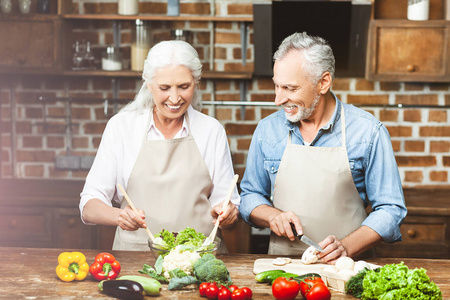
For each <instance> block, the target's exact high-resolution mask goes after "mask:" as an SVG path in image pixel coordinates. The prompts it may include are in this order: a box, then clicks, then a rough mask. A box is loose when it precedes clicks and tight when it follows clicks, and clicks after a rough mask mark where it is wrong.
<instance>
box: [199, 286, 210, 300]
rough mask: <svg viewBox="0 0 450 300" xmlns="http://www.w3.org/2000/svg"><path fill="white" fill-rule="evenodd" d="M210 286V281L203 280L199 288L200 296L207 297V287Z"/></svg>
mask: <svg viewBox="0 0 450 300" xmlns="http://www.w3.org/2000/svg"><path fill="white" fill-rule="evenodd" d="M208 286H209V282H203V283H202V284H200V287H199V288H198V291H199V293H200V296H202V297H206V289H207V288H208Z"/></svg>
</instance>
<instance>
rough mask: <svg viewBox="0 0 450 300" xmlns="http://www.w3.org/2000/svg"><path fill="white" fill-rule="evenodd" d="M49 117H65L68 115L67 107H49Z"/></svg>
mask: <svg viewBox="0 0 450 300" xmlns="http://www.w3.org/2000/svg"><path fill="white" fill-rule="evenodd" d="M47 117H51V118H55V117H60V118H65V117H66V108H65V107H56V106H53V107H48V108H47Z"/></svg>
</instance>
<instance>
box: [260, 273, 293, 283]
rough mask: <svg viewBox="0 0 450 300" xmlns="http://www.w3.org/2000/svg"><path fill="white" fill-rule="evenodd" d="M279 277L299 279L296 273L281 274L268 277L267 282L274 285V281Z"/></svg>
mask: <svg viewBox="0 0 450 300" xmlns="http://www.w3.org/2000/svg"><path fill="white" fill-rule="evenodd" d="M279 277H284V278H288V279H289V278H296V277H298V274H294V273H280V274H271V275H269V276H267V278H266V279H267V280H268V282H270V283H271V284H272V283H273V281H274V280H275V279H277V278H279Z"/></svg>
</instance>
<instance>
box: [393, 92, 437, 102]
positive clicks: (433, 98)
mask: <svg viewBox="0 0 450 300" xmlns="http://www.w3.org/2000/svg"><path fill="white" fill-rule="evenodd" d="M395 103H396V104H415V105H437V104H438V97H437V95H430V94H416V95H397V96H396V97H395Z"/></svg>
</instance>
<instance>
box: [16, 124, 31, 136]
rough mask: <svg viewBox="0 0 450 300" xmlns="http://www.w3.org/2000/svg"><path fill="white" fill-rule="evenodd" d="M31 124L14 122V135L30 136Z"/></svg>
mask: <svg viewBox="0 0 450 300" xmlns="http://www.w3.org/2000/svg"><path fill="white" fill-rule="evenodd" d="M31 127H32V126H31V123H30V122H26V121H17V122H16V133H18V134H31Z"/></svg>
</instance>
